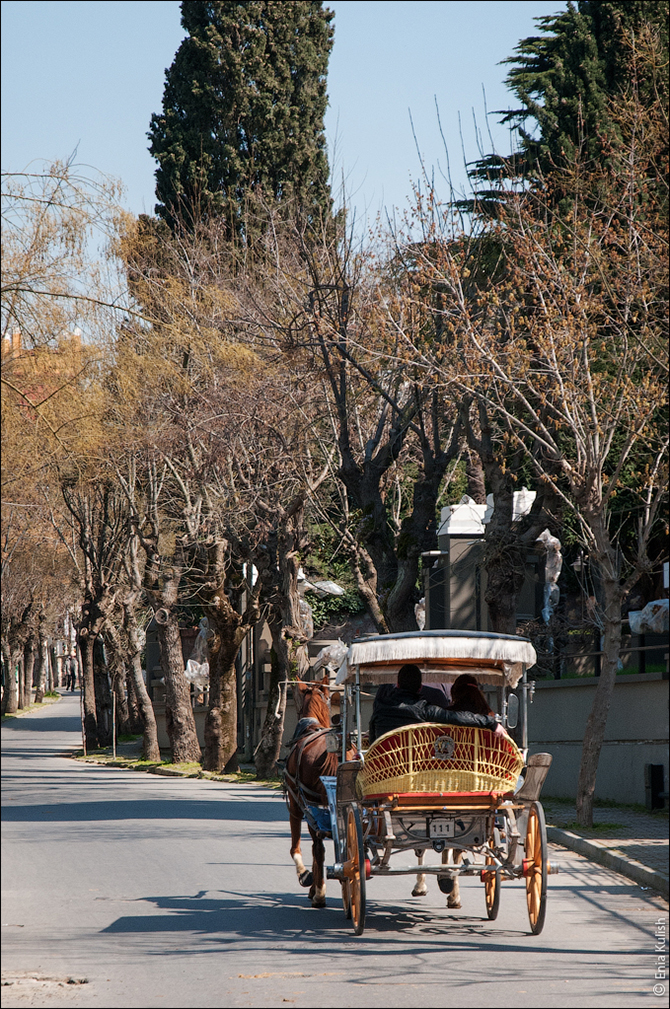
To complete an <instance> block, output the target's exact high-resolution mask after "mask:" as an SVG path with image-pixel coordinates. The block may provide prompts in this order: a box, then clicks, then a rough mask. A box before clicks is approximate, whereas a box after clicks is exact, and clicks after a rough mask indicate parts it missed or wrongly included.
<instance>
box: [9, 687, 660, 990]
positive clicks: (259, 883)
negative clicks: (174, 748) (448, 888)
mask: <svg viewBox="0 0 670 1009" xmlns="http://www.w3.org/2000/svg"><path fill="white" fill-rule="evenodd" d="M78 725H79V700H78V696H65V697H64V698H63V699H62V700H61V701H60V702H59V703H57V704H55V705H53V706H52V707H50V708H47V709H44V710H41V711H39V712H37V713H35V714H31V715H28V716H24V717H22V718H18V719H15V720H11V722H9V723H7V724H6V725H5V726H3V729H2V747H3V760H2V777H3V796H4V798H3V805H4V809H3V902H2V903H3V909H2V936H3V950H2V968H3V984H5V985H6V986H5V987H3V989H2V995H3V998H2V1004H3V1007H5V1009H10V1007H12V1006H26V1005H34V1006H54V1007H57V1006H73V1007H74V1006H98V1007H102V1009H125V1007H141V1009H150V1007H154V1006H165V1007H178V1009H181V1007H191V1006H192V1007H197V1009H207V1007H210V1006H212V1007H214V1006H258V1007H263V1009H269V1007H275V1006H284V1007H285V1006H286V1005H287V1004H293V1005H296V1006H304V1007H312V1006H320V1007H330V1006H332V1007H338V1009H340V1007H342V1009H345V1007H354V1006H361V1005H368V1006H384V1007H396V1006H397V1007H400V1006H402V1007H403V1009H406V1007H407V1006H413V1007H419V1006H430V1007H442V1006H450V1007H452V1006H467V1007H468V1009H477V1007H480V1006H481V1007H489V1006H495V1007H496V1009H499V1007H506V1006H510V1007H512V1006H513V1007H518V1006H539V1007H545V1006H546V1007H549V1006H552V1007H553V1006H556V1007H561V1009H563V1007H573V1006H574V1007H579V1006H602V1007H607V1009H613V1007H619V1006H622V1007H628V1006H643V1005H645V1006H646V1005H649V1004H650V1003H651V1004H653V1003H654V1002H658V1003H660V1002H661V1000H662V1001H663V1003H665V997H664V996H663V995H662V993H661V992H660V991H659V989H658V988H657V992H658V994H657V995H655V994H654V986H655V985H657V986H658V985H659V983H661V984H662V982H659V979H658V978H655V977H654V974H655V973H656V972H657V952H656V951H655V946H656V944H657V940H656V937H655V933H656V932H657V931H658V928H657V924H656V923H657V922H659V921H662V922H664V923H665V926H666V928H667V904H666V903H665V901H663V900H662V899H661V898H660V897H658V896H655V895H654V894H653V893H651V892H649V891H647V892H645V891H644V890H642V889H641V888H640V887H637V886H635V885H634V884H632V883H631V882H629V881H628V880H626V879H624V878H623V877H621V876H617V875H614V874H612V873H610V872H607V871H606V870H604V869H601V868H599V867H597V866H595V865H593V864H590V863H589V862H587V861H586V860H584V859H582V858H580V857H579V856H578V855H575V854H572V853H569V852H567V851H565V850H564V849H561V848H553V849H552V851H551V853H550V857H551V859H552V860H554V861H558V862H559V863H560V865H561V870H562V871H561V874H560V875H558V876H551V877H550V879H549V885H550V889H549V900H548V911H547V922H546V925H545V928H544V931H543V932H542V934H541V935H540V936H532V935H531V934H530V933H529V928H528V918H527V914H526V904H525V892H524V887H523V883H516V882H515V883H509V884H504V885H503V891H502V900H501V909H500V915H499V917H498V919H497V921H495V922H489V921H488V920H487V919H486V917H485V910H484V892H483V886H482V885H481V883H479V881H478V880H476V879H474V878H471V879H470V878H469V879H465V880H463V882H462V884H461V887H462V899H463V908H462V910H460V911H447V909H446V906H445V904H446V898H445V897H444V896H443V895H442V894H441V893H440V892H439V890H438V888H437V885H436V882H435V880H434V879H431V880H429V888H430V893H429V895H428V896H427V897H423V898H416V897H411V896H410V890H411V883H410V882H408V880H406V879H399V878H397V877H396V878H392V879H385V880H380V879H373V880H371V881H370V882H369V884H368V914H367V922H366V930H365V933H364V934H363V936H360V937H356V936H354V935H353V933H352V931H351V927H350V924H349V923H348V922H347V921H346V920H345V918H344V914H343V913H342V910H341V904H340V900H339V884H338V883H336V882H330V883H329V884H328V887H329V891H328V907H327V908H326V909H325V910H314V909H312V908H311V907H309V906H308V902H307V897H306V891H304V890H301V888H300V887H299V886H298V884H297V880H296V876H295V871H294V869H293V865H292V863H291V862H290V859H289V834H288V816H287V812H286V807H285V805H284V802H283V799H282V797H281V795H280V794H278V793H276V792H271V791H268V790H266V789H264V788H262V787H260V786H256V785H227V784H222V783H218V782H209V781H200V780H191V779H178V778H164V777H158V776H155V775H149V774H142V773H137V772H133V771H128V770H120V769H111V768H102V767H98V766H95V765H90V764H82V763H80V762H76V761H74V760H71V759H67V758H66V757H64V756H61V754H62V753H63V752H65V751H67V750H71V749H74V748H75V747H76V746H77V745H79V736H78V735H77V731H78ZM327 857H328V860H329V861H332V845H331V844H330V842H328V856H327ZM665 934H666V936H667V932H666V933H665ZM80 982H85V983H80Z"/></svg>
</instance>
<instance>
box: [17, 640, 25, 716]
mask: <svg viewBox="0 0 670 1009" xmlns="http://www.w3.org/2000/svg"><path fill="white" fill-rule="evenodd" d="M16 666H17V669H18V673H19V683H18V693H19V709H20V708H25V707H27V704H28V702H27V701H26V675H25V668H24V667H25V659H24V649H23V648H21V650H20V651H19V652H17V655H16Z"/></svg>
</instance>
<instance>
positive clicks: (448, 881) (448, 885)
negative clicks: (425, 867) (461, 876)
mask: <svg viewBox="0 0 670 1009" xmlns="http://www.w3.org/2000/svg"><path fill="white" fill-rule="evenodd" d="M454 883H455V880H454V879H452V877H451V876H438V877H437V885H438V886H439V888H440V890H441V891H442V893H451V891H452V890H453V889H454Z"/></svg>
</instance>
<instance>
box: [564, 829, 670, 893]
mask: <svg viewBox="0 0 670 1009" xmlns="http://www.w3.org/2000/svg"><path fill="white" fill-rule="evenodd" d="M547 839H548V840H549V841H553V842H554V844H560V845H562V846H563V847H564V848H570V849H572V851H576V852H577V853H578V854H579V855H584V857H585V858H588V859H590V860H591V861H592V862H598V864H599V865H603V866H604V867H605V868H606V869H612V871H613V872H618V873H619V874H620V875H622V876H627V877H628V879H632V880H633V881H634V882H635V883H638V884H639V885H640V886H648V887H651V888H652V889H654V890H658V891H659V893H662V894H663V896H664V897H668V893H669V887H668V877H667V876H665V875H663V873H662V872H658V871H657V870H656V869H649V868H648V867H647V866H646V865H642V863H641V862H636V861H635V859H633V858H627V857H626V856H625V855H622V854H621V853H620V852H617V851H612V850H611V849H609V848H603V847H601V846H600V845H599V844H596V843H594V842H593V841H587V840H586V838H584V837H580V836H579V834H573V833H572V831H570V830H561V829H560V828H559V827H547Z"/></svg>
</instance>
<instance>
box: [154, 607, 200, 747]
mask: <svg viewBox="0 0 670 1009" xmlns="http://www.w3.org/2000/svg"><path fill="white" fill-rule="evenodd" d="M161 618H162V620H164V621H165V622H164V623H163V622H159V621H157V626H158V642H159V645H160V650H161V666H162V668H163V675H164V676H165V722H166V728H167V733H168V737H169V739H170V747H171V749H172V761H173V763H175V764H183V763H189V762H191V761H194V760H197V761H199V760H200V755H201V754H200V743H199V742H198V734H197V732H196V728H195V718H194V716H193V708H192V707H191V689H190V685H189V683H188V681H187V679H186V677H185V676H184V657H183V654H182V650H181V637H180V635H179V623H178V620H177V617H176V615H175V614H174V613H173V612H171V611H169V610H167V609H163V610H162V611H161Z"/></svg>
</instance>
